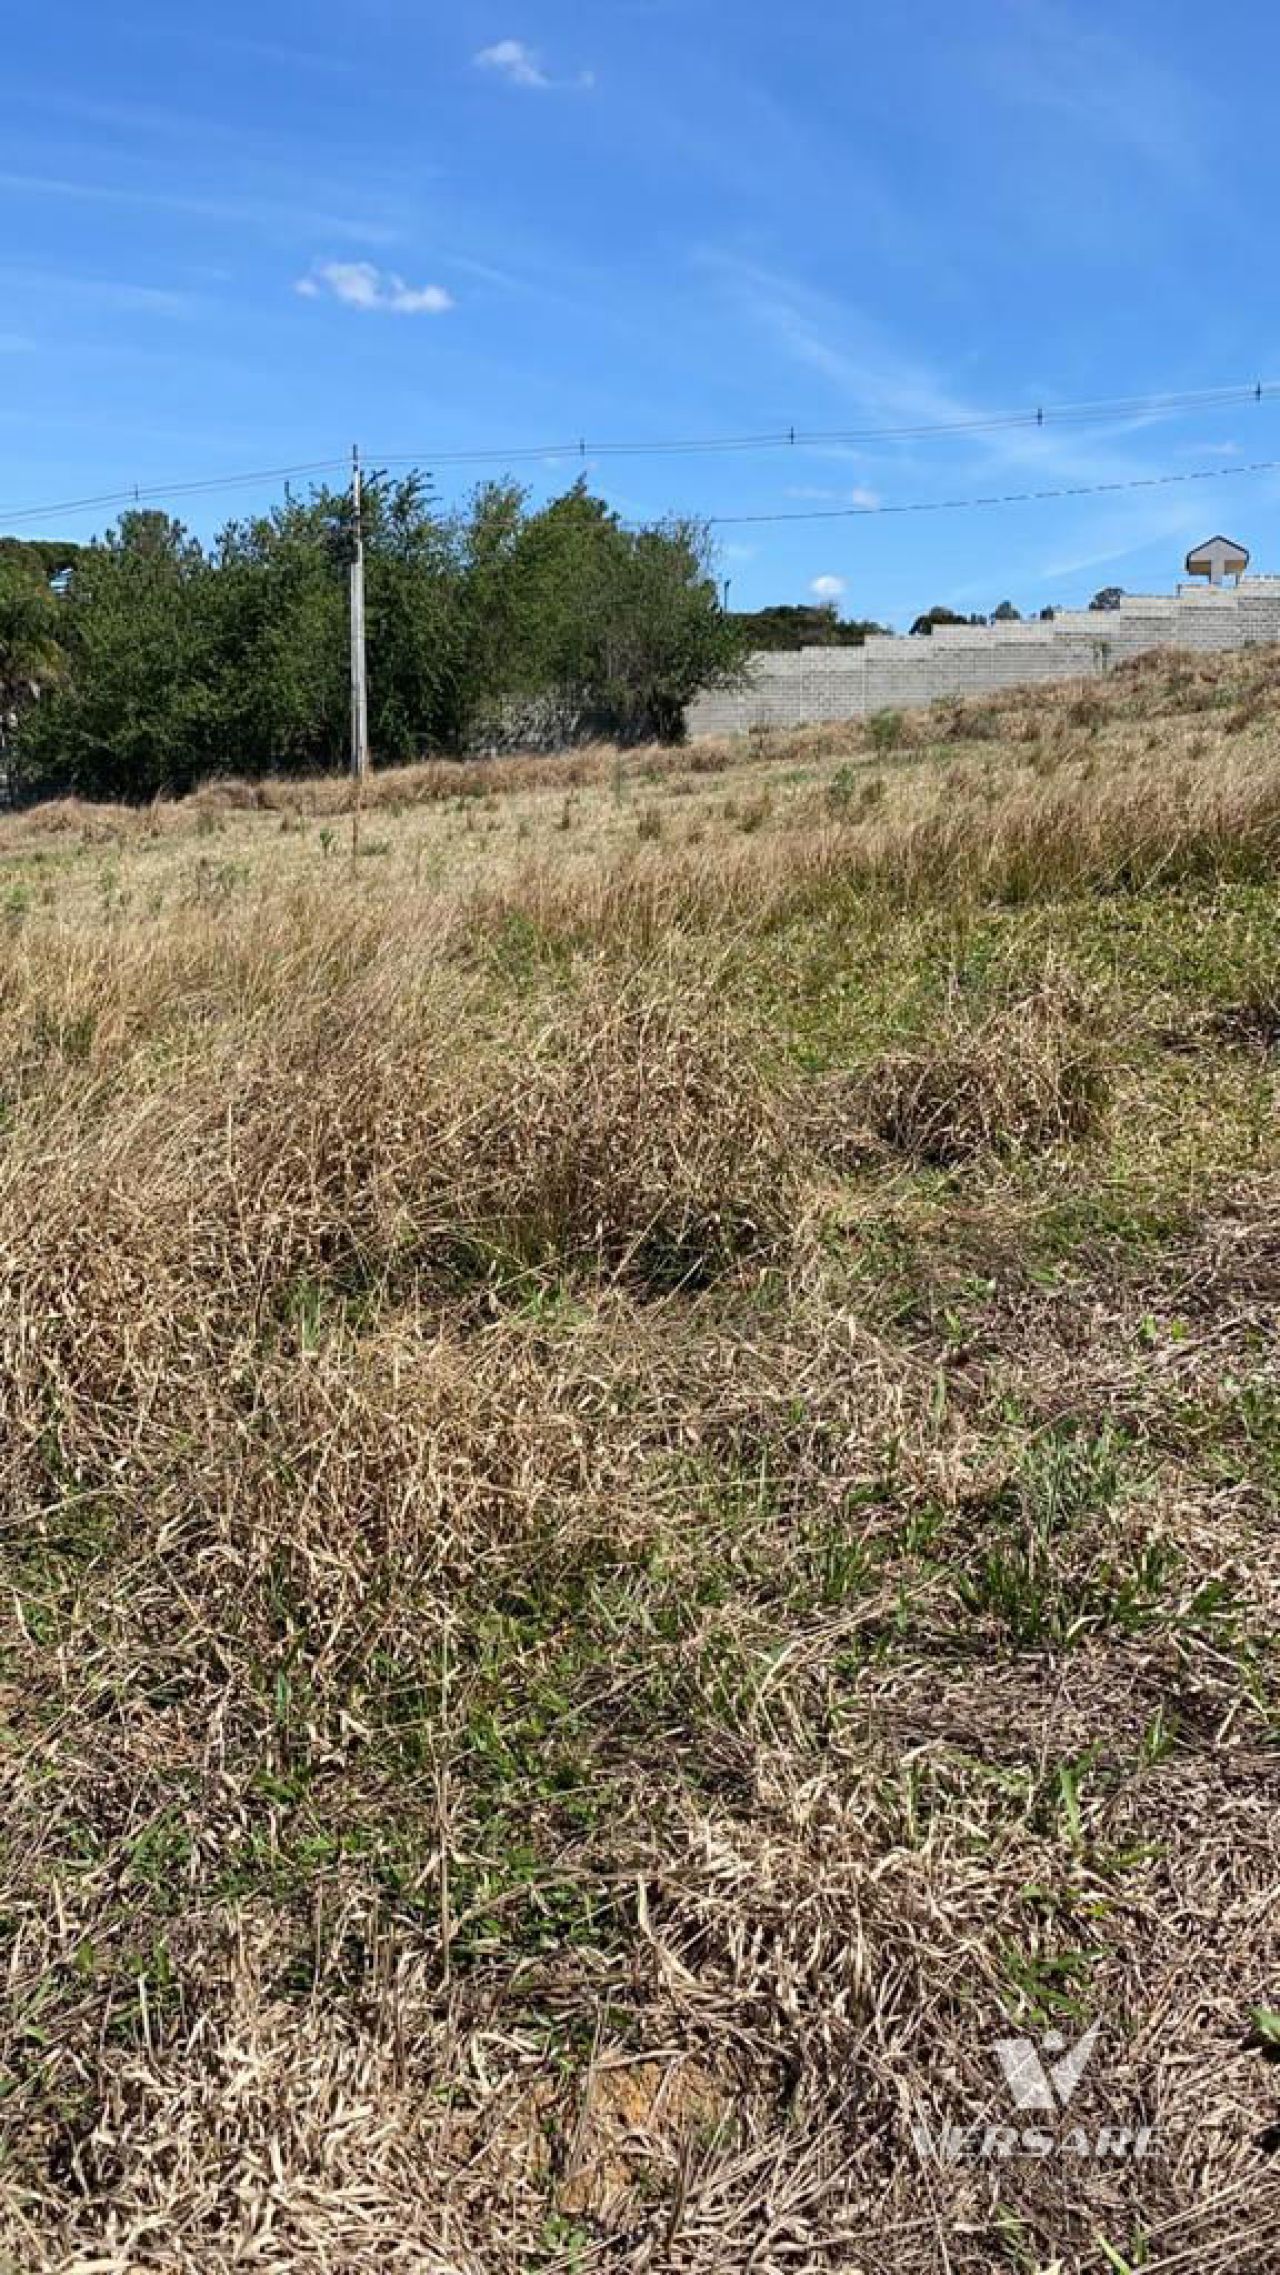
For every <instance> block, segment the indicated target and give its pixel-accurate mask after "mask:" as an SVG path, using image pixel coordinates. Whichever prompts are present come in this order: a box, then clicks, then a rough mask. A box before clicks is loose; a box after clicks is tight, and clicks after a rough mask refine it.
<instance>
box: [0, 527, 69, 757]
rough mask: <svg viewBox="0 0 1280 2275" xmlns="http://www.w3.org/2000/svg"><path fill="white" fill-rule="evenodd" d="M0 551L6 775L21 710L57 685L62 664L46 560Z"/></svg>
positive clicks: (0, 692)
mask: <svg viewBox="0 0 1280 2275" xmlns="http://www.w3.org/2000/svg"><path fill="white" fill-rule="evenodd" d="M24 554H25V549H23V552H22V553H19V552H6V553H3V554H0V765H3V767H4V771H5V775H6V778H7V776H8V769H9V763H10V755H11V752H12V747H13V742H14V738H15V736H16V734H17V731H18V728H19V725H20V723H21V720H22V715H23V713H24V712H25V711H27V710H29V709H30V707H31V706H32V705H33V704H35V703H36V702H37V701H38V700H39V698H40V697H41V696H42V695H43V696H47V695H48V694H50V693H51V692H52V690H53V689H54V688H55V687H56V686H57V684H58V682H59V680H60V679H61V677H62V673H63V669H64V657H63V650H62V642H61V637H60V635H61V631H62V624H61V617H60V610H61V603H60V602H59V600H58V599H57V597H56V595H55V594H54V593H53V592H52V591H51V590H50V587H49V582H48V577H47V574H46V572H45V569H44V565H43V562H42V561H40V560H39V558H38V557H37V559H36V560H35V561H34V562H32V561H31V560H30V559H29V558H26V557H24Z"/></svg>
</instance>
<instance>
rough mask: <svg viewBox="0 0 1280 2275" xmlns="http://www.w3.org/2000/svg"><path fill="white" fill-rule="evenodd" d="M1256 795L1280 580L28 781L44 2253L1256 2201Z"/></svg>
mask: <svg viewBox="0 0 1280 2275" xmlns="http://www.w3.org/2000/svg"><path fill="white" fill-rule="evenodd" d="M353 837H355V839H356V842H355V843H354V844H353ZM1278 863H1280V659H1277V657H1276V655H1275V654H1273V653H1270V652H1262V651H1259V652H1258V653H1256V654H1247V655H1244V656H1239V657H1234V658H1230V659H1221V660H1212V661H1205V662H1203V663H1198V662H1188V661H1187V660H1186V659H1180V660H1176V659H1173V658H1169V657H1164V658H1159V657H1157V658H1152V659H1147V660H1145V661H1144V662H1143V664H1142V665H1141V666H1140V667H1131V668H1129V669H1127V670H1125V671H1123V672H1120V673H1117V674H1116V676H1115V678H1114V680H1113V681H1112V682H1111V683H1110V684H1109V685H1108V686H1107V687H1106V688H1105V689H1098V688H1096V687H1091V688H1088V689H1084V690H1081V689H1079V688H1076V689H1072V688H1063V689H1055V690H1051V691H1046V692H1042V693H1037V694H1035V695H1034V696H1030V695H1027V694H1025V693H1024V694H1021V695H1019V696H1018V697H1016V698H1015V697H1009V698H1007V699H1002V700H1001V701H999V702H997V703H990V704H986V705H983V706H980V707H969V708H967V709H966V708H964V707H958V706H948V707H940V708H938V709H935V710H934V711H933V712H931V713H929V714H921V715H920V716H918V717H917V718H915V719H913V720H910V721H908V722H907V723H906V725H905V727H903V728H902V729H901V731H899V730H897V729H895V727H894V725H893V723H892V722H888V723H886V722H877V723H873V725H872V727H870V728H868V729H864V728H848V729H823V730H821V731H815V732H813V733H810V734H808V735H798V734H797V735H790V736H775V737H768V736H763V737H756V738H753V739H751V740H749V741H748V742H746V743H745V744H742V745H740V746H736V747H735V746H730V745H727V744H726V745H723V746H715V745H707V746H695V747H694V748H692V749H690V750H688V751H685V752H645V751H641V752H634V753H629V754H627V755H626V756H624V757H620V756H619V755H617V754H616V753H612V752H608V751H588V752H584V753H581V754H574V755H572V756H568V757H564V758H557V759H527V760H506V761H502V762H494V763H491V764H484V763H480V762H474V763H471V764H467V765H462V766H451V765H448V764H445V763H436V764H431V765H425V766H422V767H419V768H416V769H411V770H409V771H407V772H405V773H402V774H396V775H394V776H393V775H386V776H383V777H380V778H377V779H376V780H375V781H374V783H373V785H372V786H371V790H370V794H369V798H368V800H367V803H366V807H365V810H364V812H363V813H362V814H361V815H360V816H359V817H358V833H357V832H356V830H355V827H354V818H353V816H352V813H351V811H350V800H349V794H348V790H347V786H346V785H345V784H343V783H340V782H325V783H316V784H302V785H297V784H294V785H287V784H266V785H258V786H255V787H250V786H248V785H236V784H226V783H223V784H219V785H216V786H212V787H210V788H209V789H207V790H205V791H203V792H200V793H198V794H196V795H195V796H194V797H192V798H191V799H188V800H186V801H184V802H182V803H180V804H176V805H172V806H159V807H156V808H153V809H150V810H149V811H145V812H131V813H121V812H119V811H115V810H109V809H103V808H91V807H85V806H80V805H76V804H63V805H56V806H50V807H46V808H44V809H40V810H37V811H33V812H30V813H28V814H25V815H14V816H10V817H9V818H7V819H3V820H0V928H2V929H3V936H4V956H3V961H2V962H0V1399H2V1400H3V1431H2V1434H0V1465H2V1466H0V1477H2V1485H3V1517H4V1532H3V1556H4V1580H5V1586H4V1590H3V1596H2V1598H0V1620H2V1621H3V1635H2V1651H3V1656H2V1659H0V1686H2V1688H3V1703H4V1709H5V1732H6V1736H5V1745H4V1750H3V1755H2V1756H0V1769H2V1775H3V1794H2V1797H0V1826H2V1829H3V1858H2V1862H0V1922H2V1925H3V1949H4V1960H5V1973H6V1994H7V1995H6V1999H5V2005H4V2013H3V2021H2V2023H0V2144H2V2148H3V2161H2V2162H0V2266H4V2267H6V2268H8V2269H10V2270H12V2275H51V2271H53V2270H58V2271H67V2275H69V2271H72V2270H74V2271H76V2275H224V2271H226V2275H230V2271H231V2270H242V2269H243V2270H254V2271H257V2275H294V2271H300V2275H321V2271H325V2275H330V2271H332V2275H365V2271H367V2275H375V2271H376V2275H399V2271H403V2275H506V2271H512V2275H514V2271H516V2270H546V2271H551V2270H557V2271H562V2275H588V2271H590V2270H618V2271H620V2275H623V2271H625V2275H633V2271H634V2275H640V2271H641V2270H645V2271H653V2275H656V2271H660V2270H667V2269H670V2270H680V2271H685V2275H711V2271H712V2270H714V2271H716V2275H737V2271H739V2270H745V2269H748V2268H750V2269H755V2270H762V2271H766V2275H768V2271H775V2270H776V2271H786V2275H799V2271H806V2270H841V2271H865V2275H873V2271H874V2275H880V2271H882V2270H894V2271H895V2275H898V2271H900V2275H925V2271H929V2275H935V2271H937V2275H970V2271H976V2270H995V2269H1001V2270H1009V2271H1011V2275H1033V2271H1038V2275H1051V2271H1056V2275H1065V2271H1066V2270H1077V2269H1079V2270H1085V2269H1088V2270H1095V2269H1096V2270H1100V2271H1102V2275H1107V2271H1111V2275H1125V2271H1126V2270H1130V2271H1134V2275H1136V2271H1137V2270H1141V2271H1142V2275H1175V2271H1176V2275H1216V2271H1218V2270H1228V2269H1231V2270H1239V2271H1240V2275H1260V2271H1263V2270H1266V2269H1274V2268H1276V2267H1280V2241H1278V2240H1277V2239H1278V2237H1280V2015H1278V2014H1277V2012H1276V2010H1277V2009H1278V2008H1280V1744H1278V1741H1280V1687H1278V1683H1277V1676H1278V1673H1280V1664H1278V1653H1277V1626H1278V1620H1277V1614H1278V1611H1280V1537H1278V1534H1277V1495H1278V1493H1280V1370H1278V1369H1277V1347H1276V1302H1277V1298H1278V1297H1280V1129H1278V1127H1277V1116H1276V1078H1277V1057H1276V1053H1277V1049H1278V1048H1280V871H1278ZM1095 2023H1096V2024H1097V2026H1098V2034H1097V2038H1096V2041H1095V2042H1094V2045H1093V2049H1092V2054H1091V2058H1090V2060H1089V2062H1088V2065H1087V2067H1086V2068H1085V2071H1084V2074H1083V2077H1082V2080H1081V2082H1080V2085H1079V2088H1078V2091H1077V2092H1076V2094H1075V2097H1074V2098H1073V2099H1072V2101H1071V2103H1070V2108H1069V2111H1068V2110H1066V2109H1065V2108H1055V2109H1052V2110H1050V2111H1048V2112H1045V2111H1043V2110H1042V2111H1039V2112H1033V2113H1032V2114H1031V2115H1030V2116H1028V2115H1027V2114H1026V2113H1025V2112H1024V2113H1022V2114H1019V2112H1018V2111H1017V2110H1016V2108H1015V2106H1014V2103H1013V2100H1012V2098H1011V2096H1010V2093H1009V2091H1008V2089H1007V2086H1006V2083H1005V2081H1004V2080H1003V2079H1002V2075H1001V2071H1000V2068H999V2066H998V2063H997V2061H996V2059H995V2056H994V2052H993V2048H994V2046H995V2042H996V2041H997V2040H998V2039H1000V2038H1002V2037H1007V2036H1016V2035H1026V2036H1028V2037H1030V2038H1031V2039H1033V2040H1034V2041H1036V2042H1037V2043H1039V2042H1040V2041H1041V2040H1042V2037H1043V2034H1044V2033H1046V2032H1052V2031H1055V2030H1056V2031H1057V2032H1059V2033H1060V2034H1061V2035H1062V2037H1063V2038H1064V2039H1065V2040H1066V2041H1067V2042H1068V2043H1074V2042H1075V2041H1076V2040H1077V2039H1078V2038H1079V2037H1080V2034H1081V2033H1082V2032H1083V2031H1084V2030H1085V2029H1086V2027H1088V2026H1090V2025H1092V2024H1095ZM1044 2058H1045V2060H1046V2061H1049V2060H1050V2059H1051V2058H1052V2057H1051V2055H1049V2054H1046V2055H1045V2057H1044ZM988 2125H990V2126H991V2127H992V2128H994V2130H993V2131H992V2132H991V2133H990V2134H989V2135H987V2136H986V2137H985V2138H984V2131H985V2128H986V2127H987V2126H988ZM948 2126H952V2127H957V2128H972V2129H973V2130H972V2131H971V2132H969V2133H967V2134H966V2136H965V2142H966V2152H967V2153H965V2154H963V2155H960V2156H957V2157H955V2158H953V2159H951V2160H948V2158H947V2157H946V2155H945V2154H937V2153H933V2150H936V2146H937V2143H938V2140H939V2138H940V2137H942V2136H943V2129H944V2128H946V2127H948ZM1028 2127H1031V2128H1038V2129H1039V2133H1040V2137H1041V2141H1042V2146H1041V2148H1040V2150H1039V2151H1038V2152H1037V2151H1036V2149H1035V2146H1034V2137H1033V2139H1032V2145H1031V2146H1030V2147H1029V2146H1028V2145H1027V2142H1026V2141H1025V2140H1023V2139H1022V2138H1017V2139H1015V2138H1014V2133H1015V2130H1017V2131H1018V2132H1019V2134H1020V2133H1021V2132H1022V2131H1023V2130H1024V2129H1026V2128H1028ZM1107 2127H1109V2128H1113V2129H1117V2130H1118V2133H1119V2135H1124V2136H1129V2149H1128V2151H1127V2152H1126V2151H1125V2149H1124V2146H1123V2142H1122V2141H1121V2142H1119V2143H1118V2142H1117V2130H1113V2131H1112V2133H1111V2135H1110V2146H1109V2147H1108V2145H1107V2143H1106V2142H1105V2141H1104V2144H1103V2153H1102V2154H1097V2153H1095V2152H1096V2151H1097V2148H1098V2135H1099V2131H1100V2129H1101V2128H1107ZM922 2129H923V2130H922ZM1135 2132H1137V2133H1140V2134H1141V2135H1142V2136H1143V2137H1142V2139H1141V2141H1140V2142H1139V2144H1138V2145H1139V2146H1141V2147H1142V2148H1143V2150H1144V2151H1145V2153H1143V2154H1141V2155H1135V2154H1133V2153H1132V2150H1133V2140H1132V2136H1133V2135H1134V2134H1135ZM926 2134H927V2136H928V2137H927V2138H926ZM946 2137H947V2138H949V2136H946ZM931 2143H932V2144H933V2149H931V2147H930V2144H931ZM953 2145H954V2142H953ZM984 2151H985V2153H984Z"/></svg>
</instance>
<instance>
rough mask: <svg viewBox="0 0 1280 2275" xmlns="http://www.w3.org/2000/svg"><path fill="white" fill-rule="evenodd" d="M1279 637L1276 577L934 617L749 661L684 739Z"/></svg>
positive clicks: (846, 715)
mask: <svg viewBox="0 0 1280 2275" xmlns="http://www.w3.org/2000/svg"><path fill="white" fill-rule="evenodd" d="M1268 641H1280V577H1246V578H1244V579H1243V581H1242V582H1241V583H1240V584H1239V585H1236V586H1233V587H1230V588H1213V587H1206V586H1204V585H1180V586H1179V587H1178V590H1177V592H1176V593H1167V594H1165V593H1150V594H1144V593H1134V594H1126V596H1125V598H1124V599H1123V600H1122V601H1121V603H1120V606H1119V608H1117V609H1114V610H1108V611H1107V612H1106V613H1094V612H1093V611H1091V610H1089V609H1083V608H1080V609H1064V610H1062V611H1061V612H1060V614H1059V615H1057V616H1055V617H1054V618H1053V620H1052V621H1051V622H1050V623H1047V624H1042V623H1040V622H1038V621H1037V622H1034V623H1031V624H982V625H977V624H941V625H939V626H938V627H937V628H936V630H935V631H934V632H933V633H932V634H931V635H930V636H929V637H927V638H925V637H918V638H914V639H913V638H912V637H911V636H910V635H909V634H902V635H899V634H896V633H878V634H876V635H875V636H874V637H873V638H872V639H870V640H867V641H866V642H865V643H864V645H863V646H862V647H860V648H794V649H789V650H785V651H780V652H766V653H763V654H759V655H755V656H753V657H752V658H751V661H750V664H749V666H748V676H747V679H746V681H745V682H744V684H743V685H742V686H740V687H735V688H725V689H716V690H712V691H711V692H709V693H707V694H704V695H699V696H697V697H696V698H695V700H694V701H693V702H692V703H691V704H690V706H689V709H688V712H687V713H686V725H687V728H688V732H689V734H690V735H691V736H698V735H733V734H745V733H746V732H747V730H748V729H749V728H751V727H808V726H814V725H817V724H819V723H820V722H822V721H824V720H832V719H863V718H866V717H868V716H869V714H870V713H871V712H873V711H896V710H905V709H908V708H911V707H914V706H915V705H917V704H921V703H933V702H935V701H936V700H937V698H938V697H939V696H942V695H989V694H991V693H993V692H994V691H995V690H997V689H999V688H1005V687H1023V686H1029V685H1033V684H1035V683H1036V682H1037V681H1043V680H1054V679H1100V678H1102V677H1103V676H1104V675H1105V674H1106V673H1107V672H1108V671H1110V670H1111V669H1112V667H1113V666H1114V665H1115V664H1118V663H1123V662H1124V661H1125V660H1126V658H1128V657H1129V656H1136V655H1141V654H1142V653H1143V651H1144V650H1146V649H1150V648H1187V649H1191V650H1196V651H1200V652H1203V651H1206V650H1215V649H1216V650H1221V649H1228V648H1245V647H1251V646H1260V645H1262V644H1263V643H1264V642H1268Z"/></svg>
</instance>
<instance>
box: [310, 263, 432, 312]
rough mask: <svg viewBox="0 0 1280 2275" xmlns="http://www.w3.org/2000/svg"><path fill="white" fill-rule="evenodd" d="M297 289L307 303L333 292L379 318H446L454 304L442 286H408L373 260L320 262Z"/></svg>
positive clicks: (399, 277) (339, 297)
mask: <svg viewBox="0 0 1280 2275" xmlns="http://www.w3.org/2000/svg"><path fill="white" fill-rule="evenodd" d="M294 290H295V292H300V293H301V294H302V296H303V298H304V299H305V300H318V299H319V298H320V297H321V295H322V294H323V293H326V292H327V293H331V294H332V296H333V298H334V299H335V300H340V301H341V302H342V303H343V305H344V307H347V308H360V309H363V310H366V311H369V310H372V311H374V312H376V313H377V314H379V315H390V316H443V315H445V314H446V313H447V311H448V310H449V309H450V308H452V307H453V305H454V303H453V298H452V295H451V294H450V293H447V292H446V291H445V289H444V286H443V285H442V284H406V283H405V281H404V278H403V277H402V276H397V275H396V274H395V272H394V270H392V269H377V268H375V267H374V265H373V262H372V261H317V262H316V265H315V267H314V268H313V269H312V271H311V273H310V275H309V276H301V277H299V278H298V281H297V284H296V285H295V286H294Z"/></svg>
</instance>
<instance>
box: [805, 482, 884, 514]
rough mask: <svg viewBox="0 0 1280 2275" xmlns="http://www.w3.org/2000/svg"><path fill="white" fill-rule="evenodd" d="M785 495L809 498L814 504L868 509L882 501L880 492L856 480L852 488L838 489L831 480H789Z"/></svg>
mask: <svg viewBox="0 0 1280 2275" xmlns="http://www.w3.org/2000/svg"><path fill="white" fill-rule="evenodd" d="M784 495H785V496H786V497H788V498H804V499H807V500H808V501H809V503H810V504H812V505H823V506H862V507H864V508H865V509H866V510H867V511H870V510H872V509H873V508H874V507H876V506H878V505H879V503H880V492H879V491H878V490H872V489H869V488H868V487H867V485H866V483H865V482H855V483H854V486H853V488H852V489H851V490H838V489H836V488H834V487H833V485H832V484H831V483H829V482H788V484H787V487H786V490H785V492H784Z"/></svg>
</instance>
